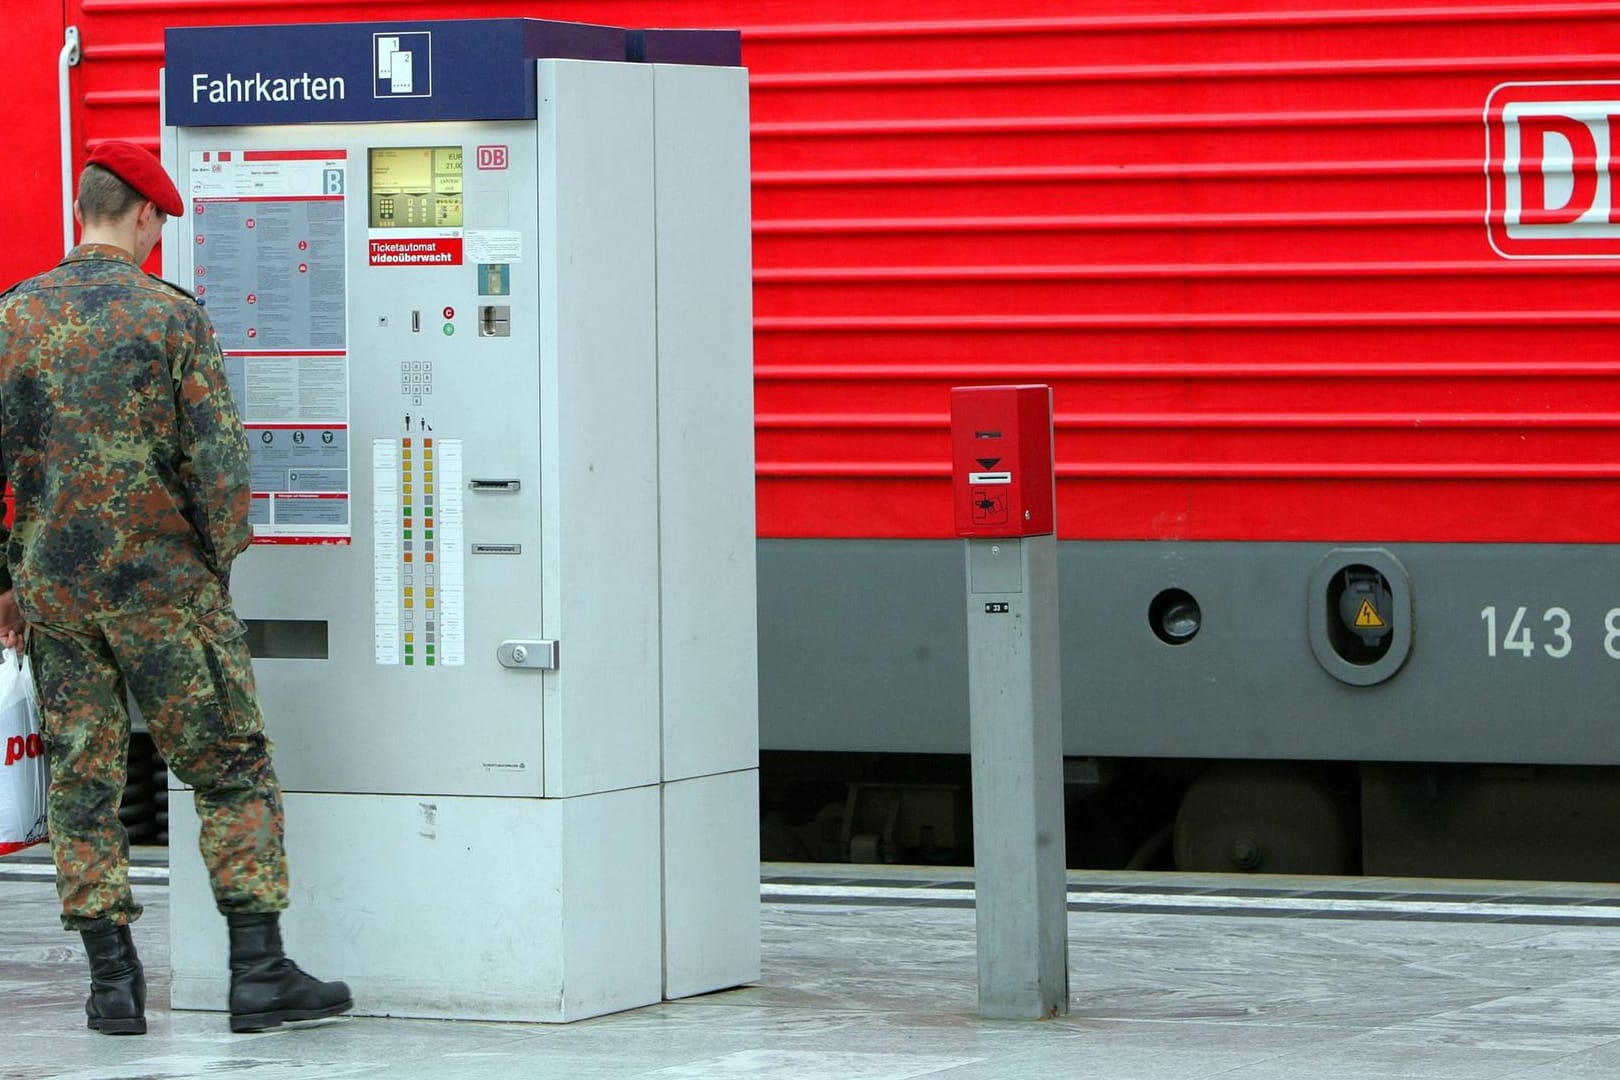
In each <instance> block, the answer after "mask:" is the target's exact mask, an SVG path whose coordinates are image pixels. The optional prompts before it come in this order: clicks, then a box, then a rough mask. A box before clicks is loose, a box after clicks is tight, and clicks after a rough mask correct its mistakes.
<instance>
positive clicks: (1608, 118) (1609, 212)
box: [1485, 82, 1620, 259]
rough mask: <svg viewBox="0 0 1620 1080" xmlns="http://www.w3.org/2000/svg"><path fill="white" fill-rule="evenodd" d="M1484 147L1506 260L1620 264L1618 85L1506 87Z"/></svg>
mask: <svg viewBox="0 0 1620 1080" xmlns="http://www.w3.org/2000/svg"><path fill="white" fill-rule="evenodd" d="M1485 146H1486V158H1485V175H1486V181H1487V184H1486V186H1487V193H1486V198H1487V202H1486V206H1485V222H1486V227H1487V229H1488V230H1489V233H1490V240H1491V247H1493V248H1494V249H1495V250H1496V253H1497V254H1498V255H1501V256H1503V257H1504V258H1509V259H1589V258H1620V192H1617V191H1616V188H1615V182H1614V177H1615V174H1617V173H1620V167H1617V161H1620V82H1574V83H1503V84H1502V85H1501V86H1498V87H1497V88H1496V89H1495V90H1492V91H1491V94H1490V97H1489V98H1488V99H1487V100H1486V104H1485Z"/></svg>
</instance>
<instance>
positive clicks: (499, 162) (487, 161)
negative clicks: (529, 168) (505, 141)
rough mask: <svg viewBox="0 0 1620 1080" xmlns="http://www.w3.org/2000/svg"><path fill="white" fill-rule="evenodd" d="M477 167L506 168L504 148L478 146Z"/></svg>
mask: <svg viewBox="0 0 1620 1080" xmlns="http://www.w3.org/2000/svg"><path fill="white" fill-rule="evenodd" d="M478 167H479V168H480V169H504V168H506V147H504V146H480V147H479V148H478Z"/></svg>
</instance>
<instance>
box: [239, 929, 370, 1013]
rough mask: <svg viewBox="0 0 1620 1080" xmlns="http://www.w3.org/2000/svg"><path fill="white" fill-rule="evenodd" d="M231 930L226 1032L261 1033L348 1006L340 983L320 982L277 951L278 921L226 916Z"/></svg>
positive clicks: (350, 1003) (345, 1009)
mask: <svg viewBox="0 0 1620 1080" xmlns="http://www.w3.org/2000/svg"><path fill="white" fill-rule="evenodd" d="M225 921H226V922H227V923H228V924H229V925H230V930H231V1030H232V1031H263V1030H265V1029H266V1028H273V1027H280V1026H281V1024H282V1023H283V1022H284V1021H287V1020H319V1019H320V1018H321V1017H323V1016H336V1015H337V1014H338V1013H342V1012H348V1011H349V1010H350V1009H351V1008H353V1007H354V999H353V998H351V997H350V996H349V987H348V984H346V983H340V982H321V981H320V980H319V979H317V978H315V977H314V976H313V975H309V974H307V973H305V972H304V971H302V970H301V969H300V968H299V967H298V965H297V964H295V963H293V962H292V961H291V960H289V959H287V955H286V954H285V953H283V952H282V951H281V916H280V915H279V914H277V913H276V912H270V913H268V914H264V915H227V916H226V917H225Z"/></svg>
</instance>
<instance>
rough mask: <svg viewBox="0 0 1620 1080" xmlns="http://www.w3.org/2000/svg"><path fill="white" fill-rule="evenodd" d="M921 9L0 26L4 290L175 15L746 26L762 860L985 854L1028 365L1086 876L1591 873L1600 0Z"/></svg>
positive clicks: (140, 18)
mask: <svg viewBox="0 0 1620 1080" xmlns="http://www.w3.org/2000/svg"><path fill="white" fill-rule="evenodd" d="M917 10H918V9H917V5H914V4H902V3H897V2H884V0H863V2H861V3H852V2H844V0H819V2H817V3H814V4H811V3H807V2H804V0H765V2H760V0H751V2H748V3H742V2H740V0H682V2H667V0H666V2H660V3H653V2H642V0H595V2H587V0H572V2H557V3H551V4H547V5H545V6H544V8H543V10H537V9H535V7H534V5H532V4H522V3H516V2H506V0H474V2H471V3H468V4H462V5H455V6H454V10H451V9H450V7H448V6H446V5H444V4H442V3H419V2H410V0H407V2H397V3H393V4H389V5H387V7H386V10H385V9H384V8H383V7H382V6H381V5H377V4H368V3H356V2H349V3H344V2H327V0H279V2H276V3H265V2H259V0H67V2H66V3H65V5H64V4H63V3H62V2H61V0H49V2H45V0H13V3H12V4H11V5H10V7H9V8H8V16H7V18H8V24H9V25H10V29H11V31H12V32H11V34H10V35H9V41H10V45H11V58H10V59H11V63H12V64H13V66H14V68H15V69H16V71H15V73H14V76H13V84H14V85H18V86H21V88H22V93H21V96H20V98H18V97H16V96H14V98H13V100H14V102H15V105H14V108H13V113H12V124H11V125H10V128H11V131H12V136H11V147H10V149H11V155H10V160H11V165H12V168H11V169H10V170H9V174H8V175H9V176H10V177H11V178H12V180H13V187H14V188H15V189H17V190H14V192H13V195H12V198H10V199H8V200H7V201H6V203H5V205H4V207H3V209H0V213H3V214H5V215H6V220H5V223H4V227H3V234H4V235H5V237H6V239H7V243H6V245H5V250H4V254H3V256H0V278H4V279H6V280H11V279H14V278H16V277H20V276H22V275H23V274H25V273H28V272H31V271H32V270H34V269H36V268H37V267H39V266H40V265H42V264H44V263H46V262H48V261H49V260H50V259H51V258H52V257H53V256H54V255H55V254H56V253H57V252H58V251H59V249H60V247H61V245H62V235H61V232H62V230H61V223H60V217H59V214H58V213H57V211H56V209H55V208H56V207H58V206H59V205H60V201H61V196H60V172H59V169H60V166H59V165H58V162H59V161H60V160H61V159H62V156H63V149H62V148H63V146H64V145H65V147H66V154H67V157H68V159H69V160H70V161H71V162H72V164H73V167H74V168H76V167H77V164H78V163H79V162H82V160H83V157H84V155H85V154H86V153H87V149H88V148H89V147H91V146H93V145H94V144H95V143H96V142H97V140H99V139H103V138H108V137H115V136H116V137H121V138H133V139H137V140H140V141H144V142H146V143H148V144H152V145H155V143H156V137H157V131H158V116H157V103H158V93H157V75H158V68H159V66H160V64H161V61H162V56H161V40H162V38H161V31H162V28H163V27H165V26H167V25H190V24H204V23H226V22H229V23H258V22H292V21H319V20H353V19H376V18H379V17H382V16H384V15H386V16H387V17H390V18H401V19H405V18H427V17H446V16H457V17H459V16H480V15H490V16H493V15H519V14H522V15H542V16H544V17H548V18H558V19H578V20H582V21H596V22H606V23H615V24H622V25H636V26H640V25H660V24H662V25H675V24H680V25H688V26H739V27H741V28H742V29H743V31H744V49H745V53H744V55H745V60H746V62H747V64H748V65H749V67H750V69H751V82H752V109H753V133H754V140H753V155H754V206H753V211H754V229H755V246H754V255H755V282H756V284H755V310H756V335H755V347H756V364H757V367H756V375H757V381H756V395H757V398H756V400H757V420H758V443H757V446H758V469H759V477H758V496H759V532H760V536H761V543H760V604H761V609H760V613H761V652H762V655H761V675H762V688H761V689H762V716H761V734H762V740H763V744H764V746H765V747H766V748H767V749H768V750H769V751H773V752H782V753H772V754H768V755H767V762H766V764H767V772H768V773H769V772H770V771H771V769H772V767H773V766H774V767H775V769H776V773H775V775H776V778H777V779H776V780H775V781H773V782H774V783H776V785H777V786H776V787H775V788H772V789H769V790H768V791H767V802H768V803H771V802H772V798H773V795H774V796H781V797H782V798H783V799H785V797H786V794H787V793H790V792H792V791H807V790H824V791H828V792H829V793H828V794H827V795H826V797H825V801H826V802H828V803H829V809H828V810H827V812H826V813H824V814H823V815H822V816H821V817H820V818H818V819H817V820H816V821H810V822H806V821H804V820H803V819H804V816H805V815H803V814H802V813H801V814H800V816H799V817H797V818H795V817H793V816H792V811H791V809H790V808H788V807H787V804H786V803H785V802H780V801H779V803H778V808H779V809H781V810H782V811H783V816H782V817H781V819H780V820H778V821H776V822H775V827H774V828H773V829H771V830H769V831H768V833H767V837H768V840H769V844H768V850H769V851H771V852H772V853H794V852H795V851H797V852H800V853H802V852H805V851H811V852H813V853H814V852H830V853H834V854H848V853H850V852H851V851H852V850H855V851H858V852H860V853H864V854H875V855H878V856H882V857H899V858H910V857H928V856H929V855H930V854H933V853H936V852H943V853H945V854H948V853H949V850H950V849H951V848H952V847H953V846H954V847H956V848H959V849H960V850H963V851H965V850H966V848H965V847H963V846H962V838H961V837H960V836H959V835H956V829H957V826H958V823H959V822H960V821H961V819H962V815H961V812H960V807H959V806H956V805H955V801H956V800H955V798H954V796H953V794H952V789H951V788H950V786H949V784H946V785H945V786H936V785H930V784H927V783H922V782H921V781H922V780H926V779H942V780H953V779H959V776H958V775H957V770H958V768H959V766H958V765H956V764H953V762H959V760H960V759H959V758H952V757H946V758H938V757H934V756H933V755H960V754H961V753H963V752H964V751H965V749H966V745H967V717H966V708H965V704H964V703H965V700H966V692H965V675H964V671H965V660H964V650H965V634H964V630H963V627H962V626H961V618H960V589H961V580H960V579H961V551H960V545H959V543H958V542H956V541H953V540H951V539H949V537H950V532H951V529H950V525H951V522H950V510H949V499H948V481H947V476H946V474H947V466H948V460H949V453H948V445H947V430H946V421H947V409H948V394H947V391H948V389H949V388H950V387H951V386H954V385H960V384H969V383H984V382H1045V383H1049V384H1051V385H1052V386H1053V387H1054V388H1055V400H1056V411H1057V417H1056V424H1057V449H1058V469H1059V485H1058V491H1059V513H1058V520H1059V535H1060V538H1061V539H1062V541H1063V544H1062V555H1061V563H1062V566H1061V569H1062V581H1063V595H1062V612H1063V630H1064V646H1063V647H1064V656H1065V666H1064V705H1065V742H1066V747H1065V749H1066V752H1067V753H1068V754H1069V755H1071V757H1072V759H1073V760H1072V761H1071V763H1070V779H1071V781H1072V782H1073V784H1072V788H1071V791H1072V794H1073V802H1072V809H1073V811H1074V820H1073V823H1072V824H1073V827H1072V828H1071V830H1070V831H1071V839H1072V840H1073V842H1074V844H1075V845H1076V850H1075V851H1074V853H1073V854H1074V858H1075V861H1077V862H1081V861H1089V862H1109V861H1113V862H1116V863H1122V862H1126V861H1129V860H1130V859H1132V858H1133V857H1134V858H1135V860H1136V861H1137V862H1138V863H1147V862H1151V861H1153V860H1155V859H1162V858H1163V856H1162V855H1160V854H1157V853H1156V845H1158V844H1160V843H1161V842H1162V843H1164V844H1165V845H1167V846H1169V847H1173V849H1174V851H1175V853H1176V855H1177V857H1178V860H1179V862H1180V864H1181V865H1184V866H1196V867H1225V866H1253V867H1262V868H1288V869H1293V868H1305V869H1354V868H1357V867H1363V868H1365V869H1367V870H1368V871H1378V872H1400V871H1406V872H1424V873H1442V872H1469V873H1493V874H1521V875H1528V874H1537V873H1550V874H1570V875H1573V874H1588V875H1598V876H1613V875H1614V874H1615V873H1617V872H1620V844H1615V843H1613V842H1612V840H1613V839H1614V838H1613V837H1611V836H1610V835H1609V832H1610V831H1612V830H1613V829H1614V828H1615V827H1616V826H1615V825H1613V824H1611V823H1613V822H1617V821H1620V813H1617V812H1616V811H1617V810H1620V786H1617V785H1616V784H1615V777H1616V775H1617V774H1616V773H1615V772H1614V771H1612V767H1613V766H1615V765H1616V764H1620V725H1617V724H1615V723H1614V721H1613V720H1612V717H1611V713H1612V708H1613V705H1612V703H1613V701H1614V699H1615V697H1616V692H1617V690H1620V572H1617V569H1616V565H1615V561H1614V559H1613V557H1612V556H1611V553H1610V548H1609V546H1608V545H1610V544H1611V543H1612V542H1613V541H1614V540H1615V539H1616V538H1617V534H1620V455H1617V452H1616V450H1615V449H1614V446H1615V437H1616V434H1617V433H1620V357H1617V355H1616V349H1615V345H1616V342H1617V335H1616V331H1617V324H1620V306H1617V304H1616V302H1615V291H1614V286H1613V269H1614V267H1615V265H1616V264H1615V262H1614V261H1613V260H1614V259H1615V258H1616V257H1617V256H1620V191H1617V190H1616V188H1615V186H1614V184H1613V183H1612V181H1611V175H1612V173H1613V171H1614V169H1615V161H1616V158H1617V157H1620V119H1617V118H1620V18H1617V16H1620V4H1616V3H1605V2H1575V0H1512V2H1506V0H1501V2H1499V0H1475V2H1471V3H1465V2H1458V0H1438V2H1436V3H1431V4H1425V5H1422V6H1410V7H1404V6H1400V5H1398V4H1396V3H1393V2H1391V3H1388V4H1372V3H1366V4H1356V5H1346V4H1344V3H1342V0H1333V2H1328V0H1181V2H1164V0H1115V2H1111V3H1108V4H1102V3H1096V2H1093V0H1071V2H1066V3H1056V2H1051V0H1048V2H1037V0H1007V2H1004V3H998V4H995V5H987V4H984V3H983V2H982V0H973V2H969V0H939V2H936V3H933V4H930V5H928V13H927V14H926V15H925V16H919V15H918V14H917ZM69 28H72V29H73V30H75V31H76V32H77V33H78V34H79V35H80V40H81V41H82V47H83V53H82V59H80V60H79V62H78V63H77V64H76V65H72V66H69V67H66V68H64V69H63V70H64V71H65V79H66V85H67V87H68V95H67V101H66V106H67V108H66V112H65V114H64V115H65V116H66V119H67V121H68V125H69V126H68V129H67V132H66V134H65V135H64V134H63V133H62V131H61V130H60V127H59V123H58V108H59V98H58V60H59V54H61V52H62V50H63V45H64V40H65V35H66V33H67V32H68V30H69ZM64 138H65V140H66V142H65V143H63V142H62V141H61V140H62V139H64ZM255 557H273V555H262V554H261V555H259V556H255ZM787 752H795V754H793V755H789V754H788V753H787ZM817 753H820V754H822V755H827V756H816V754H817ZM834 755H836V756H834ZM940 762H944V764H943V765H942V766H941V768H940V771H939V772H938V773H934V772H932V771H931V770H932V768H933V766H934V765H936V764H938V763H940ZM790 777H796V778H797V779H798V780H799V781H801V783H800V784H798V785H797V786H795V785H793V784H790V783H789V781H788V778H790ZM907 777H909V778H910V782H903V781H904V780H905V778H907ZM811 779H821V780H827V781H831V782H832V786H831V787H830V788H825V787H824V788H817V787H816V786H815V785H814V784H811V783H809V782H808V781H809V780H811ZM846 785H847V786H846ZM1189 785H1190V786H1189ZM1178 802H1179V814H1177V806H1178ZM1172 817H1175V825H1174V828H1171V827H1170V819H1171V818H1172ZM1471 841H1477V842H1471ZM1133 852H1134V856H1133ZM1566 856H1567V857H1566Z"/></svg>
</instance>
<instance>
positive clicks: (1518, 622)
mask: <svg viewBox="0 0 1620 1080" xmlns="http://www.w3.org/2000/svg"><path fill="white" fill-rule="evenodd" d="M1512 610H1513V614H1512V616H1511V617H1508V616H1507V611H1508V609H1506V608H1504V609H1503V619H1502V620H1501V621H1500V622H1499V621H1498V619H1497V615H1496V607H1495V606H1494V605H1492V606H1491V607H1487V608H1481V609H1480V612H1479V617H1480V618H1481V619H1482V620H1484V623H1485V655H1486V656H1503V655H1506V654H1508V653H1518V654H1519V655H1520V656H1524V657H1529V656H1534V655H1535V653H1536V645H1537V641H1536V635H1537V634H1540V635H1542V639H1541V642H1540V645H1541V652H1542V653H1544V654H1545V655H1547V656H1550V657H1552V658H1553V659H1554V660H1562V659H1563V658H1564V657H1566V656H1568V655H1569V654H1570V652H1571V651H1572V650H1573V649H1574V648H1575V635H1574V631H1573V629H1572V625H1573V620H1572V619H1571V618H1570V614H1569V611H1568V610H1567V609H1565V608H1561V607H1550V608H1548V609H1547V610H1546V611H1544V612H1542V613H1541V617H1540V619H1536V618H1535V617H1534V616H1532V615H1531V614H1530V610H1529V609H1528V608H1523V607H1521V608H1514V609H1512ZM1504 623H1505V624H1506V625H1505V627H1504V625H1503V624H1504ZM1603 630H1604V634H1603V651H1604V652H1606V653H1608V654H1609V658H1610V659H1611V660H1620V608H1610V609H1609V611H1608V614H1606V615H1604V617H1603Z"/></svg>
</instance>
